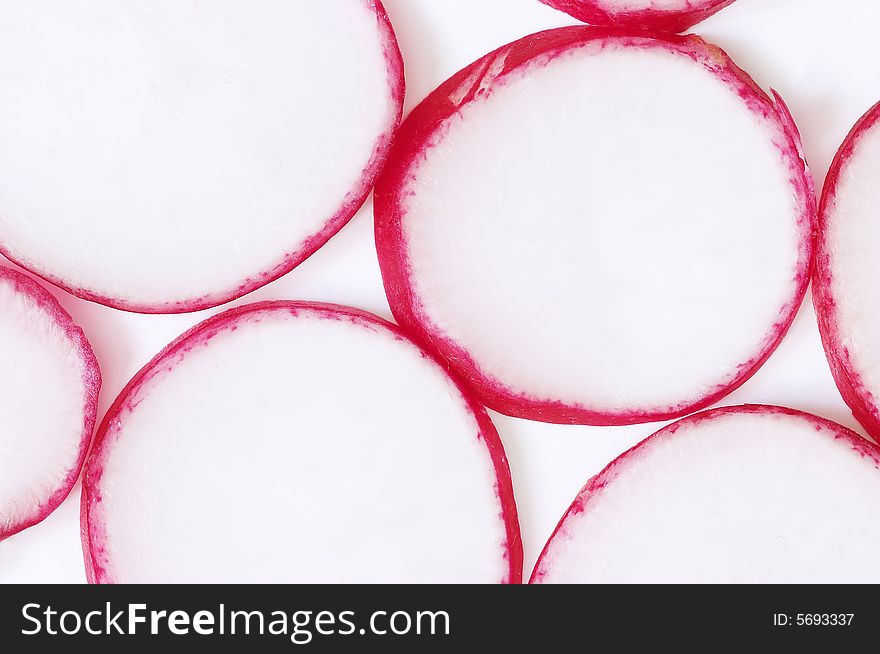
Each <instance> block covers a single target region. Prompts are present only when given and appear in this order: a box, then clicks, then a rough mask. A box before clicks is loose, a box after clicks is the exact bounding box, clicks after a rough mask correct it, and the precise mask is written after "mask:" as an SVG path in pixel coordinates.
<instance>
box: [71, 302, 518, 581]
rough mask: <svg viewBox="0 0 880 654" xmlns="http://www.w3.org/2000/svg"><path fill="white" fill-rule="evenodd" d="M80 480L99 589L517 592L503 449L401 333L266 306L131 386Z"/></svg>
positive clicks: (474, 408)
mask: <svg viewBox="0 0 880 654" xmlns="http://www.w3.org/2000/svg"><path fill="white" fill-rule="evenodd" d="M97 443H98V444H97V445H96V447H95V450H94V452H93V454H92V456H91V457H90V459H89V463H88V465H87V470H86V473H85V476H84V484H83V504H82V508H83V513H82V518H83V545H84V550H85V557H86V568H87V571H88V576H89V579H90V581H92V582H183V581H187V582H190V581H192V582H196V581H201V582H212V583H214V582H297V583H300V582H323V583H329V582H456V581H458V582H513V583H518V582H519V581H520V578H521V575H522V549H521V543H520V538H519V527H518V523H517V517H516V506H515V504H514V499H513V491H512V487H511V482H510V475H509V471H508V466H507V460H506V458H505V455H504V450H503V448H502V446H501V442H500V441H499V440H498V436H497V434H496V432H495V428H494V427H493V426H492V422H491V421H490V420H489V417H488V416H487V415H486V412H485V411H484V410H483V409H482V407H480V406H479V405H478V404H477V403H476V402H474V401H473V400H472V399H471V398H469V397H468V396H467V394H466V393H465V392H464V391H463V390H462V389H461V388H459V386H458V385H457V384H456V383H455V382H454V381H453V380H452V379H451V378H450V377H449V376H448V375H447V374H446V372H445V371H444V370H443V369H442V368H441V366H440V365H439V364H438V363H437V362H436V361H434V360H433V359H431V358H430V357H429V356H428V355H426V354H425V353H424V352H423V351H422V350H421V349H419V348H418V347H417V346H416V345H414V344H413V343H412V342H411V341H409V340H408V339H407V338H406V337H405V336H404V335H403V334H402V333H401V332H400V330H399V329H398V328H397V327H395V326H393V325H391V324H390V323H387V322H385V321H383V320H381V319H379V318H376V317H375V316H371V315H369V314H366V313H362V312H360V311H357V310H354V309H348V308H344V307H338V306H332V305H320V304H311V303H295V302H284V303H281V302H278V303H263V304H255V305H251V306H246V307H243V308H240V309H234V310H232V311H229V312H227V313H224V314H221V315H220V316H218V317H214V318H211V319H210V320H208V321H206V322H204V323H202V324H201V325H199V326H198V327H196V328H195V329H193V330H192V331H190V332H189V333H187V334H185V335H184V336H183V337H181V338H180V339H179V340H177V341H176V342H175V343H173V344H172V345H170V346H169V347H168V348H167V349H166V350H165V351H164V352H162V353H161V354H160V355H159V356H158V357H156V358H155V359H154V360H153V361H152V362H151V363H150V364H149V365H148V366H147V367H145V368H144V369H143V370H142V371H141V372H140V373H138V375H137V376H136V377H135V378H134V379H133V380H132V382H131V383H130V384H129V385H128V387H127V388H126V389H125V391H123V393H122V395H121V396H120V397H119V398H118V399H117V400H116V403H115V404H114V405H113V407H112V408H111V409H110V411H109V413H108V415H107V417H106V418H105V420H104V423H103V425H102V427H101V428H100V430H99V433H98V437H97Z"/></svg>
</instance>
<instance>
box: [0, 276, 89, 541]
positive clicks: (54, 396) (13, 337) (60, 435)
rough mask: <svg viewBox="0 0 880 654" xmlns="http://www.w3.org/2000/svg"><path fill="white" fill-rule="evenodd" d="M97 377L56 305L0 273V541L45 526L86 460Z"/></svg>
mask: <svg viewBox="0 0 880 654" xmlns="http://www.w3.org/2000/svg"><path fill="white" fill-rule="evenodd" d="M100 389H101V371H100V369H99V368H98V362H97V360H96V359H95V355H94V353H93V352H92V348H91V346H90V345H89V342H88V340H87V339H86V337H85V335H84V334H83V332H82V330H81V329H80V328H79V327H77V326H76V325H75V324H74V323H73V320H72V319H71V318H70V316H69V315H68V314H67V312H65V311H64V309H62V308H61V305H60V304H58V301H57V300H56V299H55V298H54V297H52V295H51V294H50V293H49V292H48V291H47V290H45V289H44V288H42V287H41V286H40V285H39V284H37V283H36V282H34V281H33V280H31V279H30V278H29V277H26V276H25V275H23V274H21V273H19V272H16V271H14V270H10V269H8V268H2V267H0V540H4V539H5V538H8V537H9V536H12V535H13V534H17V533H18V532H20V531H22V530H23V529H27V528H28V527H31V526H33V525H35V524H37V523H38V522H40V521H42V520H43V519H45V518H46V517H47V516H48V515H49V514H50V513H52V512H53V511H54V510H55V509H56V508H58V506H59V505H60V504H61V503H62V502H63V501H64V499H65V498H66V497H67V496H68V495H69V494H70V491H71V489H72V488H73V485H74V484H75V483H76V480H77V478H78V477H79V473H80V470H81V469H82V465H83V461H84V460H85V458H86V452H87V451H88V448H89V444H90V443H91V440H92V433H93V432H94V429H95V415H96V412H97V407H98V392H99V391H100Z"/></svg>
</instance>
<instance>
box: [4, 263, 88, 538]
mask: <svg viewBox="0 0 880 654" xmlns="http://www.w3.org/2000/svg"><path fill="white" fill-rule="evenodd" d="M0 283H2V284H9V285H11V286H12V287H13V288H14V290H15V292H16V293H18V294H20V295H21V296H22V297H23V298H26V301H27V302H28V303H30V304H31V305H32V306H33V307H34V308H35V310H37V311H39V312H43V313H44V314H45V315H46V316H47V317H49V318H50V319H51V321H52V322H53V323H54V325H53V326H54V328H57V329H58V331H59V332H60V333H62V334H64V335H65V336H66V338H67V339H68V340H69V343H70V346H71V347H72V348H73V350H74V351H75V352H76V353H77V355H78V357H79V358H80V360H81V365H82V384H83V388H84V393H83V397H84V405H83V407H82V414H83V418H84V420H83V425H82V431H81V434H80V437H79V452H78V454H77V456H76V458H75V459H74V460H72V461H70V465H69V471H68V473H67V475H66V476H65V477H64V479H63V480H62V481H61V483H60V484H59V485H58V487H57V488H56V489H55V490H54V491H53V492H52V493H51V494H50V495H49V496H48V497H46V498H45V499H41V501H40V503H39V505H38V506H36V507H34V509H33V510H32V511H31V512H30V513H29V514H28V515H23V516H20V517H19V518H17V519H15V520H9V521H6V520H3V521H0V541H3V540H4V539H6V538H9V537H10V536H13V535H15V534H17V533H19V532H21V531H23V530H25V529H27V528H29V527H32V526H34V525H36V524H38V523H40V522H42V521H43V520H45V519H46V518H47V517H48V516H49V515H50V514H51V513H52V512H53V511H55V509H57V508H58V507H59V506H60V505H61V503H62V502H64V500H65V499H66V498H67V496H68V495H69V494H70V491H71V490H72V489H73V487H74V485H75V484H76V481H77V479H78V478H79V474H80V471H81V470H82V467H83V463H84V462H85V459H86V454H87V453H88V450H89V445H90V444H91V441H92V434H93V433H94V431H95V422H96V415H97V411H98V395H99V393H100V390H101V369H100V366H99V365H98V360H97V359H96V358H95V354H94V352H93V351H92V346H91V344H90V343H89V341H88V339H87V338H86V336H85V334H84V333H83V331H82V329H80V328H79V327H78V326H77V325H76V324H75V323H74V322H73V319H72V318H71V317H70V314H68V313H67V312H66V311H65V310H64V309H63V308H62V307H61V305H60V304H59V303H58V300H56V299H55V298H54V297H53V296H52V294H51V293H49V291H47V290H46V289H44V288H43V287H42V286H40V285H39V284H38V283H37V282H35V281H33V280H32V279H31V278H30V277H28V276H26V275H24V274H22V273H20V272H17V271H15V270H12V269H10V268H5V267H0ZM33 328H34V329H37V328H39V326H38V325H33ZM33 392H34V394H36V395H38V394H39V393H40V390H39V389H33ZM44 392H45V389H44ZM46 407H47V409H48V407H49V403H48V401H47V403H46ZM3 429H4V427H3V425H0V430H3Z"/></svg>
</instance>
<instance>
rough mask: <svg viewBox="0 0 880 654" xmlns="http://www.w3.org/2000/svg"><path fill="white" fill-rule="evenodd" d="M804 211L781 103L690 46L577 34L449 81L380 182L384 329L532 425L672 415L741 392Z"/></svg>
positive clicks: (684, 41) (800, 167)
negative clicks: (409, 333) (408, 338)
mask: <svg viewBox="0 0 880 654" xmlns="http://www.w3.org/2000/svg"><path fill="white" fill-rule="evenodd" d="M814 219H815V196H814V193H813V188H812V181H811V177H810V175H809V173H808V171H807V170H806V164H805V162H804V160H803V157H802V155H801V149H800V141H799V136H798V134H797V131H796V129H795V127H794V123H793V122H792V121H791V118H790V116H789V114H788V112H787V110H786V109H785V107H784V105H783V103H782V102H781V100H780V99H779V98H778V97H776V98H775V99H772V98H770V97H769V96H767V95H766V94H765V93H764V92H763V91H761V90H760V89H759V88H758V87H757V86H756V85H755V84H754V82H752V81H751V79H750V78H749V77H748V76H747V75H746V74H745V73H744V72H742V71H741V70H740V69H739V68H737V67H736V66H735V65H734V64H733V63H732V62H731V61H730V60H729V59H728V58H727V56H726V55H725V54H724V53H723V52H722V51H721V50H719V49H718V48H715V47H714V46H711V45H709V44H707V43H705V42H704V41H702V40H701V39H699V38H697V37H676V36H671V35H670V36H662V35H655V36H654V37H650V36H644V35H638V36H627V35H624V34H622V33H620V32H618V31H613V30H604V29H597V28H589V27H569V28H562V29H559V30H551V31H548V32H543V33H540V34H535V35H532V36H529V37H526V38H525V39H523V40H521V41H517V42H515V43H512V44H510V45H507V46H505V47H503V48H501V49H500V50H497V51H496V52H493V53H492V54H490V55H487V56H486V57H484V58H483V59H480V60H479V61H477V62H476V63H475V64H473V65H471V66H469V67H468V68H466V69H465V70H463V71H462V72H460V73H458V74H457V75H455V76H454V77H453V78H451V79H450V80H449V81H447V82H445V83H444V84H443V85H442V86H440V88H438V89H437V90H436V91H434V92H433V93H432V94H431V95H430V96H429V97H428V98H427V99H426V100H425V101H424V102H423V103H422V104H421V105H420V106H419V107H418V108H416V109H415V110H414V111H413V113H412V115H411V116H410V117H409V118H408V119H407V121H406V122H405V123H404V126H403V127H402V128H401V131H400V134H399V136H398V139H397V141H396V144H395V147H394V148H393V151H392V154H391V158H390V160H389V164H388V166H387V167H386V169H385V172H384V173H383V175H382V177H381V179H380V181H379V183H378V185H377V188H376V239H377V246H378V249H379V257H380V263H381V266H382V273H383V277H384V280H385V287H386V291H387V293H388V297H389V300H390V302H391V308H392V310H393V312H394V315H395V317H396V318H397V319H398V322H400V323H401V324H402V325H405V326H406V327H408V328H410V329H411V330H413V331H414V332H416V333H417V334H418V335H419V337H420V339H421V340H422V341H423V342H424V343H426V344H428V345H429V346H430V347H431V348H432V349H433V350H435V351H436V352H439V354H440V355H441V356H442V357H443V358H445V359H446V360H447V361H448V362H449V363H450V365H452V366H453V367H454V368H456V369H457V370H458V372H459V373H460V375H461V376H462V377H463V378H465V379H467V380H468V381H470V382H471V383H472V385H473V386H474V388H475V389H476V391H477V393H478V394H479V396H480V398H481V399H482V400H483V402H484V403H485V404H487V405H488V406H490V407H491V408H493V409H496V410H498V411H500V412H502V413H506V414H509V415H512V416H518V417H524V418H531V419H535V420H543V421H547V422H572V423H587V424H611V425H617V424H629V423H637V422H647V421H652V420H660V419H665V418H671V417H677V416H681V415H684V414H686V413H689V412H691V411H693V410H695V409H698V408H703V407H705V406H707V405H709V404H712V403H714V402H715V401H717V400H718V399H719V398H721V397H723V396H724V395H725V394H727V393H729V392H731V391H732V390H733V389H735V388H736V387H738V386H739V385H740V384H742V383H743V382H744V381H745V380H746V379H748V378H749V377H750V376H751V375H752V374H753V373H754V372H755V371H756V370H757V369H758V367H760V365H761V364H762V363H763V362H764V361H765V360H766V358H767V357H768V356H769V355H770V353H771V352H772V351H773V350H774V349H775V347H776V346H777V345H778V343H779V341H780V340H781V338H782V337H783V335H784V334H785V332H786V331H787V329H788V327H789V325H790V324H791V321H792V319H793V317H794V315H795V313H796V311H797V309H798V307H799V305H800V303H801V300H802V298H803V295H804V293H805V290H806V287H807V283H808V279H809V268H810V262H811V255H812V240H811V233H812V228H813V224H814Z"/></svg>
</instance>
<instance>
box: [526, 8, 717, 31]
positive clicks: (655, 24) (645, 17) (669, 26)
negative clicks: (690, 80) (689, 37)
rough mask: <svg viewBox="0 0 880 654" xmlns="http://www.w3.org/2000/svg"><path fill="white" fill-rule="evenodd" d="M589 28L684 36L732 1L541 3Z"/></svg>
mask: <svg viewBox="0 0 880 654" xmlns="http://www.w3.org/2000/svg"><path fill="white" fill-rule="evenodd" d="M541 2H543V3H544V4H545V5H550V6H551V7H553V8H554V9H559V10H560V11H564V12H565V13H567V14H568V15H570V16H573V17H574V18H577V19H578V20H582V21H584V22H585V23H590V24H591V25H601V26H606V27H615V26H616V27H645V28H650V29H656V30H663V31H667V32H683V31H685V30H686V29H688V28H690V27H693V26H694V25H696V24H697V23H699V22H702V21H704V20H706V19H707V18H708V17H709V16H711V15H712V14H714V13H716V12H718V11H721V10H722V9H724V8H725V7H726V6H727V5H731V4H733V0H541Z"/></svg>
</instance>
